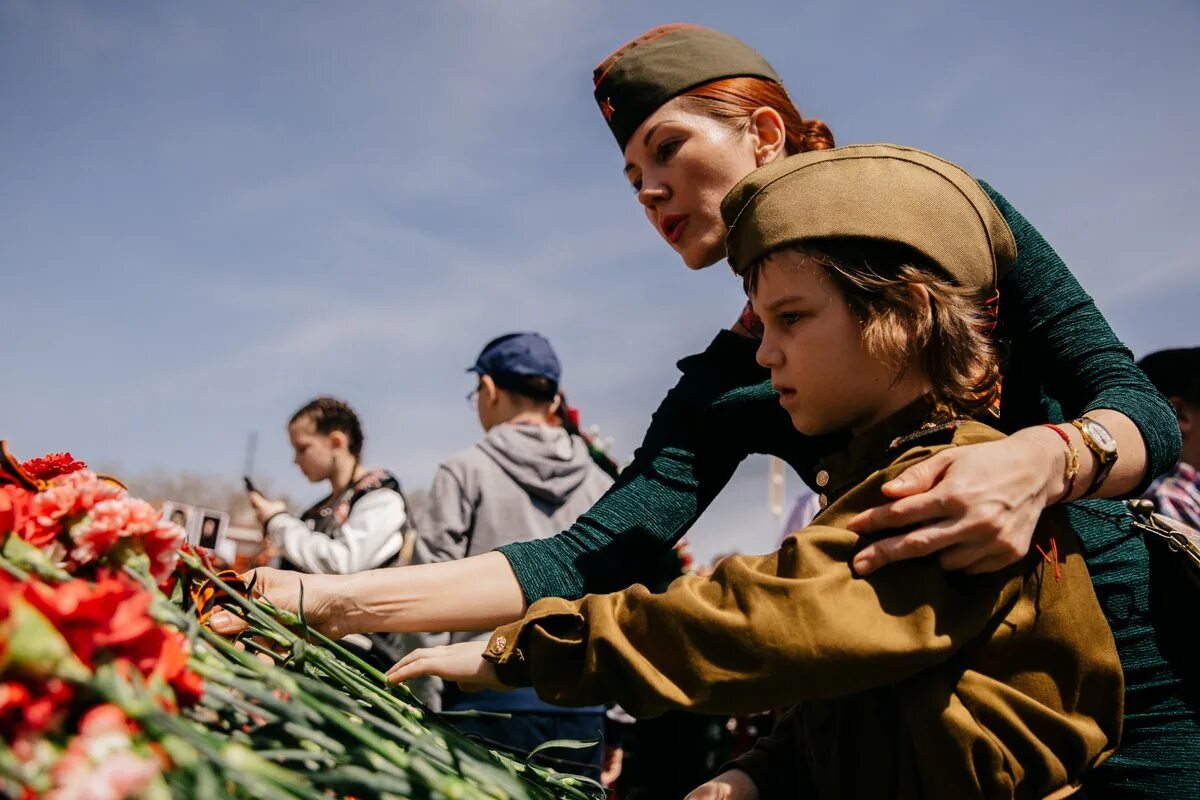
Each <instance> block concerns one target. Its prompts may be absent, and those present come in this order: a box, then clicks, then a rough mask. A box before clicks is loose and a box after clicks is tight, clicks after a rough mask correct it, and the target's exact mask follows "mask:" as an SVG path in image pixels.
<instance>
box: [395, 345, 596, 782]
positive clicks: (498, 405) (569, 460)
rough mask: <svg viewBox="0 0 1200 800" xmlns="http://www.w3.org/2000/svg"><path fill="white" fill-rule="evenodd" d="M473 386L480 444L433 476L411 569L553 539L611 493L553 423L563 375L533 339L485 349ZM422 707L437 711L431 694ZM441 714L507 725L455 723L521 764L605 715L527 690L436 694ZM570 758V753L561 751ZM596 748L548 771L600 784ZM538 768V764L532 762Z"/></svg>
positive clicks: (441, 637)
mask: <svg viewBox="0 0 1200 800" xmlns="http://www.w3.org/2000/svg"><path fill="white" fill-rule="evenodd" d="M467 371H468V372H471V373H473V374H474V375H475V377H476V380H477V385H476V386H475V388H474V390H472V391H471V393H470V394H469V395H468V399H470V400H471V401H472V402H473V404H474V407H475V411H476V413H477V414H478V417H479V424H480V425H481V426H482V427H483V430H484V437H483V438H482V439H480V440H479V441H478V442H476V443H475V444H473V445H471V446H470V447H468V448H467V449H465V450H463V451H461V452H459V453H456V454H454V455H453V456H451V457H450V458H449V459H447V460H446V461H445V462H444V463H442V464H441V466H439V467H438V470H437V474H436V475H435V476H434V479H433V487H432V489H431V491H430V506H429V511H428V515H427V522H426V524H423V525H422V526H421V532H420V535H419V536H418V537H417V541H416V544H415V547H414V550H413V563H414V564H433V563H437V562H441V561H452V560H457V559H462V558H467V557H468V556H473V555H477V554H479V553H486V552H488V551H490V550H492V549H494V548H496V547H498V546H500V545H503V544H508V543H511V542H515V541H521V540H527V539H536V538H539V537H545V536H553V535H554V534H556V533H558V532H559V531H560V530H562V529H563V528H564V527H566V526H568V525H570V524H571V523H573V522H574V521H575V518H576V517H578V516H579V515H580V514H582V513H583V512H584V511H586V510H587V509H589V508H591V506H592V504H593V503H595V502H596V501H597V500H598V499H600V497H601V496H602V495H603V494H604V492H605V491H607V490H608V487H609V486H611V485H612V478H610V477H609V476H608V475H607V474H605V472H603V471H602V470H601V468H600V466H598V465H597V464H596V463H595V462H594V461H593V457H592V454H591V453H590V452H589V446H588V443H587V442H586V441H585V440H584V438H583V437H582V436H579V435H572V434H571V427H573V428H574V429H575V430H576V431H578V427H577V425H573V426H571V427H568V426H565V425H564V424H563V421H564V419H565V417H564V416H563V415H562V414H561V413H560V412H561V411H562V410H563V409H562V404H563V399H562V395H561V394H560V393H559V383H560V380H561V377H562V367H561V364H560V363H559V360H558V356H557V355H555V353H554V349H553V348H552V347H551V346H550V342H548V341H547V340H546V339H545V338H543V337H542V336H539V335H538V334H536V333H510V334H507V335H505V336H501V337H499V338H497V339H494V340H492V341H491V342H489V343H488V344H487V345H486V346H485V347H484V348H483V351H482V352H481V353H480V354H479V357H478V358H477V359H476V360H475V363H474V364H473V365H471V366H470V367H469V368H468V370H467ZM487 636H488V632H486V631H483V632H478V633H469V632H468V633H455V634H453V635H447V634H431V635H427V636H423V637H420V639H421V640H422V642H421V643H423V644H424V643H427V642H428V643H435V642H444V641H447V640H449V641H454V642H463V641H470V640H472V639H481V640H483V639H486V638H487ZM434 688H436V687H429V686H426V687H422V690H421V692H420V694H421V696H422V699H425V700H426V701H427V702H429V701H432V702H431V705H437V704H438V703H437V698H436V697H434V696H432V694H433V692H432V689H434ZM440 700H441V702H440V705H441V707H442V708H443V709H445V710H453V711H465V710H472V709H474V710H480V711H489V712H498V713H504V714H510V715H512V716H511V718H510V719H495V718H488V717H476V718H462V719H459V720H457V721H456V724H457V725H458V727H459V728H460V729H462V730H464V731H466V732H470V733H475V734H477V735H479V736H480V737H482V738H484V739H485V740H487V741H488V743H489V745H496V744H498V745H501V746H502V747H503V748H505V749H508V750H510V751H516V752H518V753H519V754H520V755H522V756H524V755H526V754H528V753H529V751H531V750H532V749H533V748H534V747H536V746H537V745H539V744H541V743H542V742H545V741H548V740H551V739H591V738H595V737H596V736H597V735H598V733H599V732H600V731H601V729H602V728H603V724H604V723H603V719H604V717H603V715H604V708H603V707H602V706H595V707H592V708H585V709H575V708H571V709H566V708H562V707H559V706H552V705H550V704H548V703H544V702H542V701H541V700H539V699H538V698H537V695H536V694H535V693H534V692H533V690H532V689H523V690H520V691H516V692H508V693H500V692H481V693H477V694H464V693H463V692H461V691H459V690H458V687H457V686H456V685H453V684H449V685H446V686H445V687H444V688H442V690H441V697H440ZM568 752H570V751H568ZM600 752H601V751H600V748H599V747H595V748H592V749H590V750H587V751H573V752H571V755H570V756H568V757H567V758H569V759H570V761H572V762H576V763H571V764H566V763H561V762H560V763H554V760H553V759H547V760H546V763H548V764H549V765H550V766H554V767H555V768H557V769H559V770H561V771H567V772H572V771H576V770H575V769H573V767H576V766H578V764H579V763H583V764H586V765H587V766H588V768H589V769H588V771H589V772H590V774H591V775H592V777H593V778H598V777H599V775H600V768H599V767H600ZM539 758H540V756H539Z"/></svg>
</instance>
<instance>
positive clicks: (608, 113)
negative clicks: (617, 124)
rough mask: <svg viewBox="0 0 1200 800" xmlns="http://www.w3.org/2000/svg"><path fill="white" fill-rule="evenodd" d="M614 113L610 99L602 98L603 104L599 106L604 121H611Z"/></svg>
mask: <svg viewBox="0 0 1200 800" xmlns="http://www.w3.org/2000/svg"><path fill="white" fill-rule="evenodd" d="M614 111H616V109H615V108H613V104H612V98H610V97H606V98H604V102H603V103H601V104H600V113H601V114H603V115H604V119H605V120H610V121H611V120H612V115H613V112H614Z"/></svg>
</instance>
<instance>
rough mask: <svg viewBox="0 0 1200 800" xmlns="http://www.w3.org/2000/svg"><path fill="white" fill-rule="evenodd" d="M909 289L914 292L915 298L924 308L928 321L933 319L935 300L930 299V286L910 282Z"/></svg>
mask: <svg viewBox="0 0 1200 800" xmlns="http://www.w3.org/2000/svg"><path fill="white" fill-rule="evenodd" d="M908 291H909V292H911V293H912V296H913V298H914V299H916V301H917V303H918V304H920V307H921V308H922V309H924V317H925V321H926V322H932V321H933V302H932V301H931V300H930V299H929V287H928V286H926V285H925V284H923V283H910V284H909V285H908Z"/></svg>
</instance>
